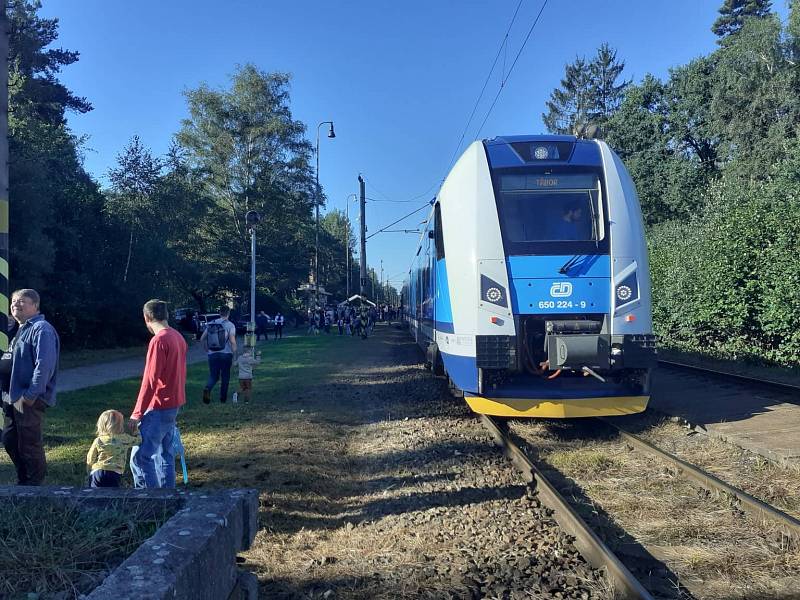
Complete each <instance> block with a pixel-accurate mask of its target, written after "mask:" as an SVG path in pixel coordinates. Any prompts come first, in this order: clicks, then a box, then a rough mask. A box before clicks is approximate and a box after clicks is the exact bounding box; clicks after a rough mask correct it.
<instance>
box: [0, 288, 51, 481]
mask: <svg viewBox="0 0 800 600" xmlns="http://www.w3.org/2000/svg"><path fill="white" fill-rule="evenodd" d="M39 302H40V299H39V294H38V293H37V292H36V290H32V289H21V290H17V291H16V292H14V293H13V294H12V295H11V316H13V317H14V320H15V321H16V322H17V323H19V329H18V330H17V335H16V336H15V337H14V339H13V340H12V342H11V346H10V348H9V350H8V352H6V353H4V354H3V357H2V360H0V363H5V364H4V365H0V366H4V367H5V368H4V369H3V370H6V369H7V371H8V375H7V377H8V389H7V390H6V389H5V385H4V386H3V387H4V389H3V393H2V396H3V415H4V422H3V433H2V438H3V446H4V447H5V449H6V452H7V453H8V456H9V458H11V462H13V463H14V468H15V469H16V471H17V484H18V485H41V484H42V482H43V481H44V477H45V474H46V473H47V459H46V458H45V454H44V440H43V438H42V430H43V428H44V414H45V411H46V410H47V409H48V408H49V407H52V406H55V404H56V375H57V374H58V355H59V352H60V349H61V342H60V340H59V339H58V334H57V333H56V330H55V328H53V326H52V325H51V324H50V323H48V322H47V320H46V319H45V316H44V315H43V314H41V313H40V312H39ZM9 362H10V365H9V364H8V363H9ZM4 383H5V382H4Z"/></svg>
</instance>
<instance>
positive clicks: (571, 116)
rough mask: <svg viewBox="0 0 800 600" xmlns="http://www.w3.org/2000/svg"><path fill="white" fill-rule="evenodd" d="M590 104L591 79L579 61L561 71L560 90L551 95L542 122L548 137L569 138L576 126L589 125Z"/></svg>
mask: <svg viewBox="0 0 800 600" xmlns="http://www.w3.org/2000/svg"><path fill="white" fill-rule="evenodd" d="M591 103H592V84H591V75H590V72H589V68H588V65H587V64H586V60H585V59H584V58H580V57H578V58H576V59H575V62H573V63H571V64H568V65H566V66H565V67H564V77H563V79H561V87H560V88H556V89H554V90H553V91H552V92H551V93H550V99H549V100H548V101H547V103H546V105H547V112H546V113H543V114H542V121H543V122H544V125H545V127H547V130H548V131H549V132H550V133H556V134H562V135H567V134H572V133H573V132H574V131H575V127H576V125H579V124H584V125H585V124H586V123H588V122H589V120H590V110H591Z"/></svg>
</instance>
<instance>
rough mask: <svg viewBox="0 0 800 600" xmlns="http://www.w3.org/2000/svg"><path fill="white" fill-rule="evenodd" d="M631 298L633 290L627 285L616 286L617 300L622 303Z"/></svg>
mask: <svg viewBox="0 0 800 600" xmlns="http://www.w3.org/2000/svg"><path fill="white" fill-rule="evenodd" d="M631 296H633V290H632V289H631V288H630V287H628V286H627V285H619V286H617V298H619V300H620V301H622V302H627V301H628V300H630V299H631Z"/></svg>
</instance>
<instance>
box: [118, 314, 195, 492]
mask: <svg viewBox="0 0 800 600" xmlns="http://www.w3.org/2000/svg"><path fill="white" fill-rule="evenodd" d="M143 313H144V323H145V325H146V326H147V329H148V330H149V331H150V333H152V334H153V339H151V340H150V345H149V346H148V347H147V361H146V362H145V365H144V375H143V377H142V387H141V388H140V389H139V397H138V398H137V400H136V406H135V407H134V409H133V412H132V413H131V424H132V426H133V427H134V428H135V427H136V425H137V424H138V425H139V433H141V435H142V444H141V446H139V451H138V452H137V453H136V455H135V456H134V458H133V465H132V466H134V467H137V468H133V469H131V470H132V471H133V472H134V484H135V485H136V487H148V488H157V487H162V486H161V485H159V476H158V473H156V462H155V461H156V457H157V456H158V455H159V454H161V457H162V462H163V468H164V473H163V482H164V485H163V487H168V488H174V487H175V450H174V448H173V444H172V438H173V436H174V435H175V418H176V417H177V416H178V409H179V408H180V407H181V406H183V405H184V404H186V341H185V340H184V339H183V336H182V335H181V334H180V333H178V332H177V331H176V330H175V329H172V328H171V327H170V326H169V323H168V316H169V315H168V313H167V303H166V302H163V301H161V300H149V301H148V302H146V303H145V305H144V309H143Z"/></svg>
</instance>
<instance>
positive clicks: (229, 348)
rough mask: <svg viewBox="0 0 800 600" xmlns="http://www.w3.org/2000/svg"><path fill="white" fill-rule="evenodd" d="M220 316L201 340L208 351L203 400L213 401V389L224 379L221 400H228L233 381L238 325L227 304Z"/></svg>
mask: <svg viewBox="0 0 800 600" xmlns="http://www.w3.org/2000/svg"><path fill="white" fill-rule="evenodd" d="M219 314H220V318H219V319H216V320H214V321H211V323H209V324H208V326H207V327H206V330H205V331H204V332H203V335H202V336H201V337H200V342H201V343H202V344H203V347H204V348H205V349H206V352H207V353H208V381H207V382H206V387H204V388H203V402H204V403H206V404H209V403H210V402H211V390H212V389H214V386H215V385H216V384H217V381H219V380H220V379H222V383H221V385H220V389H219V401H220V402H227V401H228V384H229V383H230V381H231V365H233V356H234V354H236V326H235V325H234V324H233V323H231V322H230V320H229V319H228V317H229V316H230V314H231V310H230V309H229V308H228V307H227V306H223V307H222V308H220V309H219Z"/></svg>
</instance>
